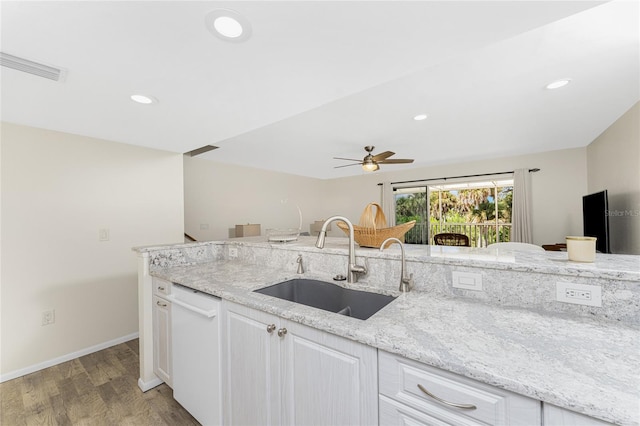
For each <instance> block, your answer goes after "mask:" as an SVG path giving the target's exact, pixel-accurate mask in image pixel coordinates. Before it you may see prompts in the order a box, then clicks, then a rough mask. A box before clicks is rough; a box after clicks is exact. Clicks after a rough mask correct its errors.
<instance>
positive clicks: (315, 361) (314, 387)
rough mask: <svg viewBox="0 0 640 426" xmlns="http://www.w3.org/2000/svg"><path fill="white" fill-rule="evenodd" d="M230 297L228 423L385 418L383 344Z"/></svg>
mask: <svg viewBox="0 0 640 426" xmlns="http://www.w3.org/2000/svg"><path fill="white" fill-rule="evenodd" d="M224 305H225V308H226V312H225V316H224V317H225V320H224V323H225V326H224V328H223V341H224V342H225V347H224V356H223V365H225V368H224V374H223V381H224V385H223V386H224V389H225V392H224V395H225V397H224V410H223V411H224V423H225V424H228V425H279V424H283V425H302V424H341V425H343V424H344V425H346V424H354V425H355V424H358V425H372V424H377V423H378V406H377V404H378V403H377V393H378V390H377V368H376V366H377V359H376V349H374V348H372V347H369V346H366V345H363V344H360V343H358V342H354V341H351V340H348V339H345V338H342V337H339V336H335V335H332V334H330V333H326V332H323V331H320V330H316V329H313V328H310V327H306V326H304V325H301V324H298V323H295V322H292V321H287V320H283V319H280V318H278V317H276V316H274V315H270V314H266V313H264V312H259V311H256V310H254V309H250V308H247V307H245V306H240V305H237V304H233V303H229V302H224ZM248 407H250V408H248Z"/></svg>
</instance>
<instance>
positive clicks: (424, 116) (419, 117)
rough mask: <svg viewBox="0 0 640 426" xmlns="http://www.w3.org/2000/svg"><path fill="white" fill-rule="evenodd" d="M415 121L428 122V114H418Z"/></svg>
mask: <svg viewBox="0 0 640 426" xmlns="http://www.w3.org/2000/svg"><path fill="white" fill-rule="evenodd" d="M413 119H414V120H416V121H422V120H426V119H427V114H418V115H416V116H415V117H413Z"/></svg>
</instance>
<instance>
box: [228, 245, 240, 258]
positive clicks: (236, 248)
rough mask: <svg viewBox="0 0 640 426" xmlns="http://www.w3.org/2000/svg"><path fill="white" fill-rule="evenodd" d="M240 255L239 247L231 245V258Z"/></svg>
mask: <svg viewBox="0 0 640 426" xmlns="http://www.w3.org/2000/svg"><path fill="white" fill-rule="evenodd" d="M236 257H238V247H229V259H235V258H236Z"/></svg>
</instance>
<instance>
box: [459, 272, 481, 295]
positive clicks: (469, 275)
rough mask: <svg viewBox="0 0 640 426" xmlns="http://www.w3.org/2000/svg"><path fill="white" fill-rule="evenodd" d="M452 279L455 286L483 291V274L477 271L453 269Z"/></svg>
mask: <svg viewBox="0 0 640 426" xmlns="http://www.w3.org/2000/svg"><path fill="white" fill-rule="evenodd" d="M451 279H452V282H453V287H454V288H463V289H465V290H475V291H482V274H478V273H475V272H460V271H453V273H452V274H451Z"/></svg>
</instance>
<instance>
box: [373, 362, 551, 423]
mask: <svg viewBox="0 0 640 426" xmlns="http://www.w3.org/2000/svg"><path fill="white" fill-rule="evenodd" d="M378 367H379V377H380V424H407V425H410V424H411V425H486V424H490V425H522V426H530V425H536V424H538V425H539V424H541V419H540V417H541V416H540V412H541V405H540V401H537V400H534V399H531V398H526V397H524V396H521V395H518V394H515V393H512V392H508V391H505V390H502V389H499V388H496V387H493V386H489V385H485V384H483V383H480V382H477V381H475V380H471V379H468V378H466V377H462V376H459V375H456V374H452V373H449V372H446V371H443V370H440V369H437V368H433V367H430V366H428V365H425V364H422V363H419V362H415V361H412V360H409V359H406V358H403V357H400V356H397V355H393V354H390V353H387V352H384V351H379V352H378Z"/></svg>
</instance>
